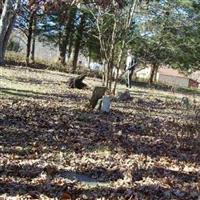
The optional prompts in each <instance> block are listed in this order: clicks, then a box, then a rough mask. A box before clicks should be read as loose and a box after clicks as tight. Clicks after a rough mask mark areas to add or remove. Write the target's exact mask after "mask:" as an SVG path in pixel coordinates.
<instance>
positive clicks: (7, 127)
mask: <svg viewBox="0 0 200 200" xmlns="http://www.w3.org/2000/svg"><path fill="white" fill-rule="evenodd" d="M0 71H1V74H0V88H1V89H0V96H1V98H0V112H1V113H0V197H4V198H6V199H7V198H9V197H16V196H17V197H18V198H26V199H29V198H32V199H38V198H41V199H45V198H47V199H51V198H52V199H54V198H58V199H70V198H71V199H98V198H102V199H103V197H104V198H105V199H140V200H141V199H163V200H166V199H198V195H199V193H200V191H199V188H200V185H199V184H200V183H199V176H200V174H199V172H200V165H199V164H200V136H199V134H200V133H199V131H200V122H199V118H197V116H196V114H195V112H194V110H193V109H191V108H190V109H188V110H187V109H186V108H184V107H183V106H182V105H181V104H180V99H181V97H182V96H183V95H181V94H172V93H170V92H164V91H161V90H152V89H141V88H139V87H134V88H133V89H131V94H132V96H133V101H131V102H117V101H114V102H112V110H111V114H109V115H105V114H102V113H100V112H98V111H92V112H87V111H84V109H83V107H84V105H85V104H86V103H87V102H88V100H89V98H90V96H91V94H92V89H93V88H94V86H95V85H100V84H101V83H100V81H99V80H96V79H90V78H86V82H87V83H88V85H89V86H90V88H91V89H87V90H77V89H69V88H67V83H66V82H67V80H68V78H69V77H71V75H69V74H64V73H59V72H51V71H45V70H35V69H29V68H20V67H4V68H3V67H1V68H0ZM124 89H125V87H124V86H120V90H124ZM195 98H196V99H195V100H196V104H197V106H199V96H196V97H195ZM192 101H193V96H191V102H192Z"/></svg>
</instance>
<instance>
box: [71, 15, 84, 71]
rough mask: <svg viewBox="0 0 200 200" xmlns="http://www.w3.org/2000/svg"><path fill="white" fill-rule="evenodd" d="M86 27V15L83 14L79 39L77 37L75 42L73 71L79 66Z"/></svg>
mask: <svg viewBox="0 0 200 200" xmlns="http://www.w3.org/2000/svg"><path fill="white" fill-rule="evenodd" d="M84 27H85V16H84V15H82V16H81V22H80V25H79V28H78V35H77V39H76V42H75V48H74V58H73V66H72V67H73V68H72V72H73V73H74V72H75V71H76V68H77V62H78V55H79V51H80V47H81V42H82V37H83V31H84Z"/></svg>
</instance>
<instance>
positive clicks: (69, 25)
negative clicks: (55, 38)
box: [59, 9, 76, 65]
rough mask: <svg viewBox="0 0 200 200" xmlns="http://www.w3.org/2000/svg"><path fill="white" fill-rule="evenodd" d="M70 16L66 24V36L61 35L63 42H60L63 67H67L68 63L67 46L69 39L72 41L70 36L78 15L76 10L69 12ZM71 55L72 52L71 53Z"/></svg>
mask: <svg viewBox="0 0 200 200" xmlns="http://www.w3.org/2000/svg"><path fill="white" fill-rule="evenodd" d="M68 14H69V18H68V21H67V22H66V24H65V30H64V34H61V35H62V36H61V42H60V44H59V45H60V47H59V50H60V57H59V61H60V63H61V64H62V65H65V63H66V52H67V46H68V44H69V39H70V35H71V32H72V29H73V26H74V15H75V14H76V9H70V10H69V11H68ZM70 54H71V52H70Z"/></svg>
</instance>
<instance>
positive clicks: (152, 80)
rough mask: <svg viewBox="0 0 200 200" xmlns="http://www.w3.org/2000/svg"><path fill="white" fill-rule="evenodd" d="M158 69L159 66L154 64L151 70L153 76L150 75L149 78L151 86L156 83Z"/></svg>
mask: <svg viewBox="0 0 200 200" xmlns="http://www.w3.org/2000/svg"><path fill="white" fill-rule="evenodd" d="M156 69H157V64H153V65H152V68H151V74H150V78H149V84H152V83H153V82H154V77H155V73H156Z"/></svg>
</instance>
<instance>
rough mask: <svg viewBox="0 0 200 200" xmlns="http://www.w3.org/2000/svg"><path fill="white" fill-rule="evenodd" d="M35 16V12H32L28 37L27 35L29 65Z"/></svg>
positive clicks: (27, 60) (27, 61) (27, 62)
mask: <svg viewBox="0 0 200 200" xmlns="http://www.w3.org/2000/svg"><path fill="white" fill-rule="evenodd" d="M34 16H35V12H31V13H30V19H29V27H28V37H27V45H26V65H29V61H30V60H29V59H30V55H31V42H32V36H33V24H34Z"/></svg>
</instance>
